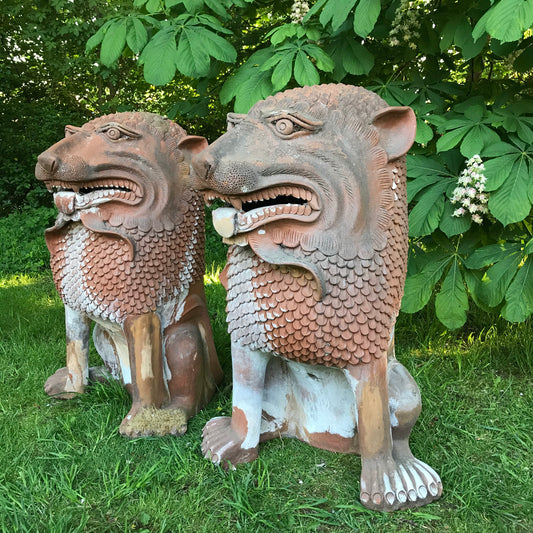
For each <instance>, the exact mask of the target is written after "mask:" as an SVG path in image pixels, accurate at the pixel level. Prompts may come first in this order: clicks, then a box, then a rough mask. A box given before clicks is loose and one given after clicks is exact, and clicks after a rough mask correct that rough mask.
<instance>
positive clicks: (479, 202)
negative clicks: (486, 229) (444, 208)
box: [451, 154, 489, 224]
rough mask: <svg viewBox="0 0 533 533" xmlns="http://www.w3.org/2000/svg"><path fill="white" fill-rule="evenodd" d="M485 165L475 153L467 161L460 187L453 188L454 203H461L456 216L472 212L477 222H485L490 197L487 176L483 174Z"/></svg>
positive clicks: (461, 176) (471, 214)
mask: <svg viewBox="0 0 533 533" xmlns="http://www.w3.org/2000/svg"><path fill="white" fill-rule="evenodd" d="M484 170H485V165H483V161H482V160H481V157H479V155H477V154H476V155H474V156H473V157H472V158H470V159H469V160H468V161H467V162H466V168H465V169H464V170H463V172H461V175H460V176H459V180H458V182H459V187H456V188H455V189H454V190H453V196H452V198H451V202H452V204H459V205H460V207H458V208H457V209H456V210H455V211H454V212H453V213H452V216H454V217H462V216H465V215H466V214H470V216H471V218H472V221H473V222H475V223H476V224H481V223H482V222H483V215H485V214H486V213H488V208H487V202H488V201H489V198H488V196H487V194H486V193H485V192H484V191H485V183H486V182H487V178H486V177H485V175H484V174H483V171H484Z"/></svg>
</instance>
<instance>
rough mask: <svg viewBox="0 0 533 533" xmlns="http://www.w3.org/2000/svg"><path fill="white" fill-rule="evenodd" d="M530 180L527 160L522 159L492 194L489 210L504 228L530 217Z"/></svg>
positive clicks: (516, 162)
mask: <svg viewBox="0 0 533 533" xmlns="http://www.w3.org/2000/svg"><path fill="white" fill-rule="evenodd" d="M504 157H505V156H504ZM529 180H530V176H529V168H528V165H527V163H526V161H525V158H522V157H521V158H520V159H518V160H517V161H515V163H514V165H513V168H512V170H511V173H510V174H509V176H508V177H507V178H506V180H505V181H504V182H503V183H502V185H501V186H500V187H499V188H498V189H497V190H496V191H494V192H492V193H491V195H490V198H489V210H490V212H491V213H492V214H493V215H494V216H495V217H496V218H497V219H498V220H499V221H500V222H501V223H502V224H503V225H504V226H507V225H508V224H512V223H513V222H520V221H521V220H523V219H524V218H526V217H527V215H529V212H530V210H531V200H530V199H529V194H528V192H529Z"/></svg>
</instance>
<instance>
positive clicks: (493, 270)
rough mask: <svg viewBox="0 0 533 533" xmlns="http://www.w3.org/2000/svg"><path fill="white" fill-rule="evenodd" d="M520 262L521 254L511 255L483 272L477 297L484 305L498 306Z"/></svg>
mask: <svg viewBox="0 0 533 533" xmlns="http://www.w3.org/2000/svg"><path fill="white" fill-rule="evenodd" d="M521 260H522V254H520V253H511V254H509V255H508V256H507V257H505V258H504V259H502V260H501V261H498V262H497V263H495V264H494V265H492V266H491V267H490V268H489V269H488V270H487V271H486V272H485V274H484V276H483V280H482V283H481V285H480V287H479V291H478V295H479V298H480V299H481V300H482V301H483V302H484V303H485V304H486V305H488V306H489V307H496V306H497V305H499V304H500V302H501V301H502V300H503V298H504V296H505V293H506V291H507V287H509V284H510V283H511V280H512V279H513V277H514V276H515V274H516V269H517V268H518V265H519V264H520V261H521Z"/></svg>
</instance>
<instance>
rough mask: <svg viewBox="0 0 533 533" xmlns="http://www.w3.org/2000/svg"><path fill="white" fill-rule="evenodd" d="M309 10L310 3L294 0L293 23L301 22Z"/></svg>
mask: <svg viewBox="0 0 533 533" xmlns="http://www.w3.org/2000/svg"><path fill="white" fill-rule="evenodd" d="M308 11H309V4H308V3H307V2H302V0H294V2H293V3H292V7H291V21H292V22H293V24H300V23H301V22H302V20H303V18H304V17H305V15H306V14H307V12H308Z"/></svg>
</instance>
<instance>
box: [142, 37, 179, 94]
mask: <svg viewBox="0 0 533 533" xmlns="http://www.w3.org/2000/svg"><path fill="white" fill-rule="evenodd" d="M176 61H177V51H176V30H175V28H172V27H171V26H169V27H167V28H164V29H162V30H161V31H159V32H157V33H156V34H155V36H154V37H153V38H152V39H151V40H150V41H149V42H148V44H147V45H146V46H145V47H144V49H143V51H142V53H141V56H140V58H139V63H140V64H141V65H144V77H145V79H146V81H147V82H148V83H151V84H153V85H165V84H166V83H168V82H169V81H171V80H172V78H173V77H174V74H175V73H176Z"/></svg>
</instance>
